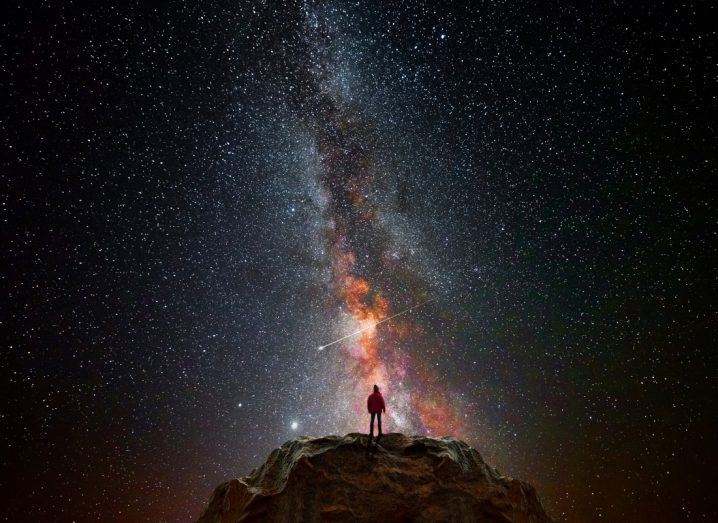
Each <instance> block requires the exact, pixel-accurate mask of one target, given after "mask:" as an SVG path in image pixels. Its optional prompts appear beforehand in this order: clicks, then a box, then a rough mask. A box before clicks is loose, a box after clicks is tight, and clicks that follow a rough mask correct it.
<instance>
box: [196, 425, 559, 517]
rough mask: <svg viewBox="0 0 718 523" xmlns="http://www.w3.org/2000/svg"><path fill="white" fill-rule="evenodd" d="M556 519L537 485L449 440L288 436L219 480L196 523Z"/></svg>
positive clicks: (396, 435) (399, 436) (394, 436)
mask: <svg viewBox="0 0 718 523" xmlns="http://www.w3.org/2000/svg"><path fill="white" fill-rule="evenodd" d="M362 520H377V521H380V520H385V521H416V522H424V521H427V522H428V521H502V522H517V523H518V522H526V523H528V522H531V523H544V522H550V521H551V518H550V517H549V516H548V515H547V514H546V512H545V510H544V508H543V506H542V505H541V502H540V501H539V499H538V496H537V494H536V491H535V489H534V488H533V487H532V486H531V485H529V484H528V483H525V482H523V481H520V480H516V479H512V478H509V477H506V476H502V475H501V474H499V473H498V472H497V471H496V470H495V469H493V468H492V467H490V466H489V465H487V464H486V463H485V462H484V460H483V459H482V458H481V455H480V454H479V453H478V452H477V451H476V450H475V449H473V448H471V447H470V446H469V445H467V444H466V443H464V442H463V441H461V440H458V439H456V438H452V437H442V438H429V437H424V436H405V435H404V434H399V433H391V434H387V435H385V436H384V437H383V439H382V440H381V441H380V443H379V444H376V443H374V444H372V445H371V446H370V447H369V446H368V438H367V436H366V434H357V433H352V434H347V435H346V436H325V437H321V438H310V437H299V438H295V439H292V440H290V441H287V442H286V443H285V444H284V445H282V446H281V447H280V448H278V449H275V450H274V451H272V453H271V454H270V455H269V457H268V458H267V460H266V461H265V463H264V464H263V465H261V466H260V467H258V468H256V469H254V470H253V471H252V472H251V473H250V474H249V475H248V476H246V477H243V478H240V479H233V480H230V481H227V482H225V483H223V484H221V485H220V486H219V487H217V488H216V489H215V491H214V493H213V494H212V496H211V498H210V500H209V504H208V506H207V508H206V509H205V510H204V512H203V513H202V515H201V516H200V518H199V520H198V523H210V522H211V523H235V522H239V521H242V522H249V521H282V522H294V521H362Z"/></svg>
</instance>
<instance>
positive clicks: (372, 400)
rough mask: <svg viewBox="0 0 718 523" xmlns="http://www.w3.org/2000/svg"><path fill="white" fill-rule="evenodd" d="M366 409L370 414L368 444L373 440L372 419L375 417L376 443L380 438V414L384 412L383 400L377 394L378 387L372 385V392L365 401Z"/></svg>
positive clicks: (379, 393)
mask: <svg viewBox="0 0 718 523" xmlns="http://www.w3.org/2000/svg"><path fill="white" fill-rule="evenodd" d="M366 409H367V410H368V411H369V414H371V421H370V422H369V443H371V440H372V439H373V438H374V417H375V416H376V420H377V424H378V427H379V434H377V437H376V441H377V442H379V440H380V439H381V437H382V433H381V413H382V412H386V405H385V404H384V398H383V397H382V395H381V392H379V387H377V386H376V385H374V392H373V393H371V394H370V395H369V397H368V398H367V400H366Z"/></svg>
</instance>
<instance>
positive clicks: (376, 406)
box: [366, 392, 386, 414]
mask: <svg viewBox="0 0 718 523" xmlns="http://www.w3.org/2000/svg"><path fill="white" fill-rule="evenodd" d="M366 409H367V410H368V411H369V414H378V413H379V412H386V405H384V398H383V397H382V395H381V392H372V393H371V394H370V395H369V397H368V398H367V399H366Z"/></svg>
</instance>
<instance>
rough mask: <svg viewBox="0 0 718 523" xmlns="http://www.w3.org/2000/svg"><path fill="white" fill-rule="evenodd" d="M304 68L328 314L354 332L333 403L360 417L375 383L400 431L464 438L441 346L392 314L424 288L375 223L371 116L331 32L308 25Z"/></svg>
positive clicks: (302, 105) (305, 117)
mask: <svg viewBox="0 0 718 523" xmlns="http://www.w3.org/2000/svg"><path fill="white" fill-rule="evenodd" d="M305 34H306V41H307V45H308V49H309V52H308V61H307V63H306V64H305V67H302V68H301V70H302V71H304V72H305V77H304V78H303V81H302V82H300V84H301V85H302V86H303V90H302V93H301V96H300V97H299V98H298V99H297V100H296V103H297V109H298V111H297V112H298V114H299V116H300V118H301V120H302V121H303V123H304V125H305V127H306V128H307V129H308V130H309V133H310V135H311V137H312V139H313V141H314V144H313V145H314V150H315V151H316V155H317V162H316V163H317V166H318V168H317V177H318V180H319V182H320V185H321V187H322V188H323V189H324V192H325V197H326V205H325V209H324V221H325V224H326V227H325V241H326V247H327V252H328V253H329V258H330V264H331V275H332V276H331V286H330V289H329V290H330V293H331V300H330V306H332V307H335V308H338V309H340V310H341V311H343V312H345V313H348V314H349V315H350V317H351V319H352V322H353V324H354V325H353V326H352V328H351V330H348V331H347V332H344V333H338V334H339V335H344V336H346V334H347V333H351V332H355V331H357V330H359V331H361V332H357V334H360V335H358V336H350V337H348V338H347V339H346V340H345V341H342V342H341V343H340V344H339V350H341V351H342V360H341V361H342V365H343V369H341V371H343V375H344V376H345V379H344V380H343V381H348V383H341V384H340V386H339V391H338V392H337V394H338V395H346V394H347V391H351V392H350V393H351V395H352V398H353V407H354V408H353V414H354V415H356V414H359V413H361V412H363V410H364V407H363V403H364V401H365V396H366V394H365V392H366V393H368V391H370V389H371V386H372V385H373V384H375V383H376V384H378V385H379V386H380V387H381V389H382V391H383V392H384V394H385V396H386V398H387V401H388V405H389V407H388V414H389V418H390V420H391V422H392V423H393V424H394V426H395V428H396V430H403V431H407V430H408V431H412V430H413V431H416V432H423V433H428V434H435V435H436V434H453V435H457V436H465V435H466V433H467V430H466V427H465V425H464V423H463V419H464V418H462V417H461V416H460V415H459V412H460V411H461V406H460V405H459V403H458V401H457V399H456V396H454V395H453V394H451V392H450V391H449V390H447V386H446V385H445V384H444V383H442V382H441V380H440V379H439V376H438V374H437V373H436V372H435V371H433V370H432V364H433V363H434V359H435V358H436V357H437V356H438V355H439V353H440V351H439V349H438V346H439V345H440V342H439V340H438V339H436V337H435V336H432V335H429V334H428V333H427V332H426V331H425V330H424V329H422V327H421V323H420V322H418V321H416V320H415V319H414V318H411V317H403V318H401V319H400V320H397V321H392V322H387V323H384V324H382V325H381V327H379V326H378V324H379V323H380V322H383V321H384V320H386V319H387V318H390V317H391V316H392V315H394V314H397V312H399V311H401V310H403V309H406V308H411V307H412V306H414V305H416V304H417V303H421V302H426V301H428V300H426V296H427V295H428V293H429V290H430V289H429V286H428V285H427V283H426V281H425V280H424V278H422V276H421V274H420V273H419V271H417V270H415V269H414V268H413V267H412V265H411V264H410V263H408V262H407V261H405V259H404V258H403V257H402V256H397V255H395V254H394V253H395V251H396V249H394V246H393V244H392V234H391V231H390V230H388V228H387V226H386V225H385V224H384V223H383V221H382V219H381V215H382V210H383V209H382V207H381V206H380V204H379V203H377V202H378V201H380V200H381V198H378V197H377V196H379V195H380V193H381V191H382V190H383V188H382V183H381V180H382V177H381V173H379V172H377V166H376V164H377V162H376V158H375V151H376V147H377V140H378V138H377V133H376V132H375V130H374V129H375V126H374V125H373V123H372V121H371V119H370V117H368V116H367V115H366V114H365V113H364V112H363V111H362V110H361V108H360V107H359V106H358V105H357V104H355V103H353V102H352V100H351V99H349V98H348V97H347V96H346V95H345V94H344V93H342V92H341V91H340V90H339V89H337V88H336V81H335V78H334V77H333V76H332V75H333V74H334V72H335V70H336V64H335V61H334V58H333V55H334V49H333V45H332V42H333V40H334V38H335V35H334V34H333V32H332V30H331V28H328V27H327V26H326V25H325V24H323V23H322V22H321V21H320V20H318V19H316V18H313V17H312V16H311V14H309V15H308V17H307V23H306V27H305Z"/></svg>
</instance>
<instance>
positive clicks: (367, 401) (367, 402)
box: [366, 396, 371, 412]
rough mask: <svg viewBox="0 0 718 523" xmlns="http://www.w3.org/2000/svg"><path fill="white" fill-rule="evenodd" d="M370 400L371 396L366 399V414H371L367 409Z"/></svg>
mask: <svg viewBox="0 0 718 523" xmlns="http://www.w3.org/2000/svg"><path fill="white" fill-rule="evenodd" d="M370 400H371V396H369V397H368V398H367V399H366V411H367V412H371V410H370V409H369V401H370Z"/></svg>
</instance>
